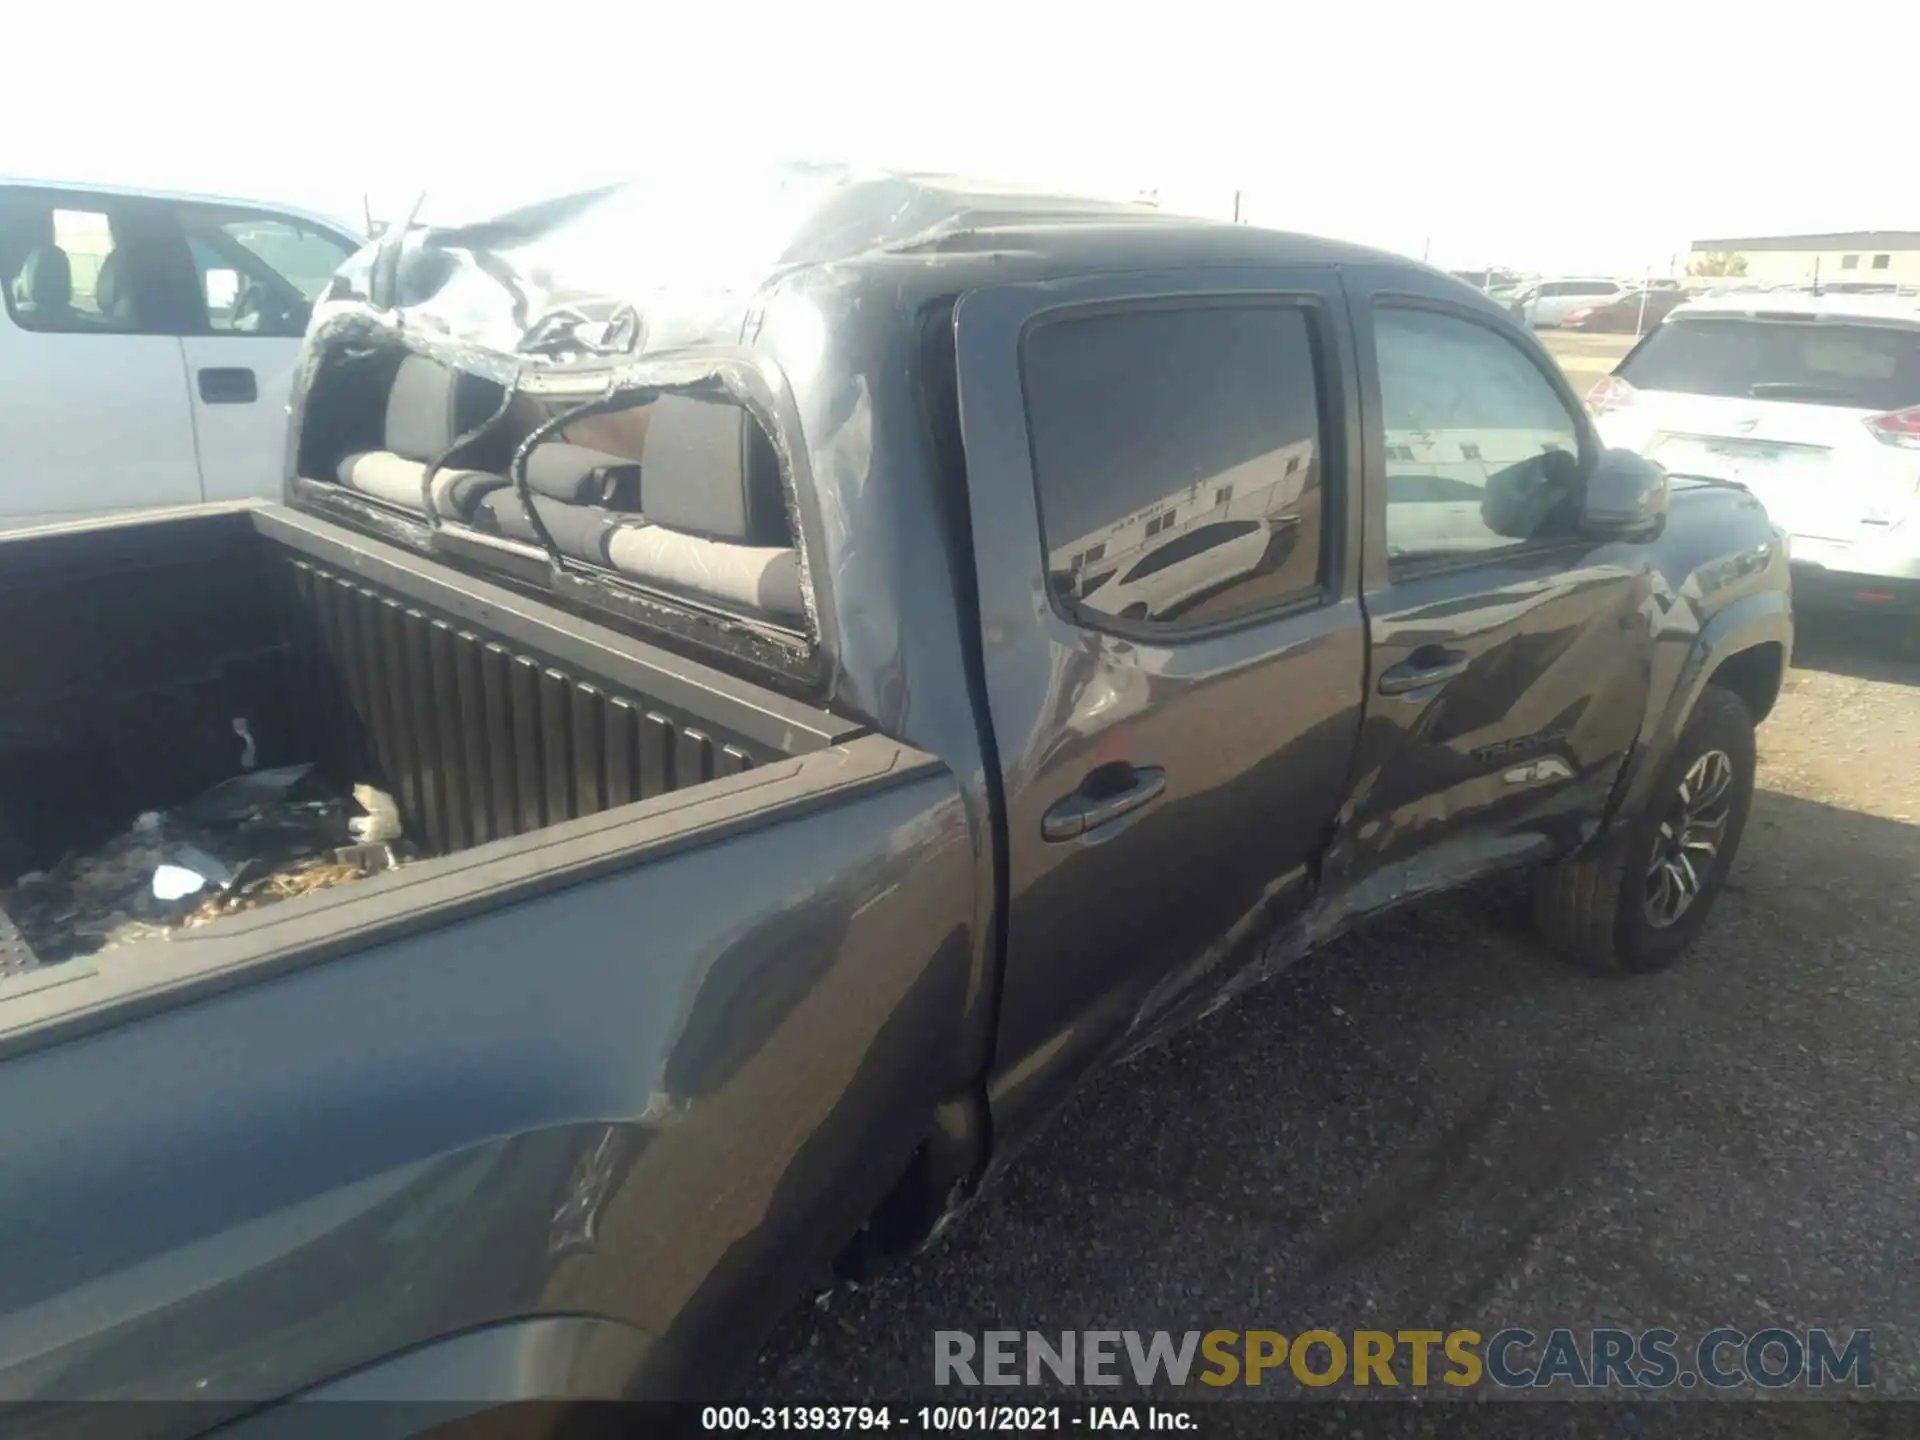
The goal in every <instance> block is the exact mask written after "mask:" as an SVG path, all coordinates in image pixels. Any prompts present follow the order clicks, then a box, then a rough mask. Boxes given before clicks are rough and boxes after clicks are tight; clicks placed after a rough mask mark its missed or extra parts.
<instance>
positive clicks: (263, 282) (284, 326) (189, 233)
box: [169, 202, 353, 500]
mask: <svg viewBox="0 0 1920 1440" xmlns="http://www.w3.org/2000/svg"><path fill="white" fill-rule="evenodd" d="M169 208H170V209H171V211H172V213H173V215H174V217H175V219H176V222H177V224H178V225H179V227H180V230H181V232H182V235H183V238H184V240H185V242H186V243H185V251H186V254H187V256H188V257H189V258H190V259H191V261H192V265H193V271H194V278H193V288H194V291H195V307H196V314H195V316H194V319H195V321H196V322H198V323H196V324H195V325H194V327H193V328H192V330H190V331H189V333H188V334H187V335H186V336H185V337H184V338H183V339H182V341H181V346H182V349H183V351H184V353H185V357H186V366H187V383H188V395H189V398H190V400H191V402H192V405H193V426H194V433H195V435H196V436H197V437H198V439H199V444H200V468H201V474H202V479H203V481H204V483H205V486H206V495H207V498H208V499H209V500H243V499H248V498H251V497H254V496H266V497H270V498H277V497H278V496H279V494H280V487H281V483H282V480H283V478H284V477H283V471H284V469H285V465H286V444H287V423H288V421H287V402H288V399H289V396H290V394H291V392H292V388H293V367H294V364H295V362H296V361H297V360H298V359H299V354H300V340H301V337H302V336H303V335H304V334H305V333H306V327H307V319H308V316H309V315H310V314H311V312H312V307H313V302H314V301H315V300H316V299H318V298H319V296H320V295H321V293H322V292H323V291H324V290H325V289H326V286H327V284H328V282H329V281H330V280H331V279H332V277H333V272H334V271H335V270H337V269H339V267H340V265H341V263H342V262H343V261H345V260H346V258H347V257H348V256H349V255H350V254H351V253H352V250H353V246H352V244H351V242H349V241H348V240H347V239H345V238H344V237H342V236H339V235H336V234H334V233H333V232H332V231H330V230H323V229H320V228H319V227H317V226H315V225H313V224H312V223H311V222H308V221H305V220H300V219H296V218H292V217H288V216H284V215H276V214H272V213H269V212H266V211H260V210H253V209H248V208H244V207H233V206H225V205H213V204H200V203H185V202H181V203H175V204H172V205H170V207H169Z"/></svg>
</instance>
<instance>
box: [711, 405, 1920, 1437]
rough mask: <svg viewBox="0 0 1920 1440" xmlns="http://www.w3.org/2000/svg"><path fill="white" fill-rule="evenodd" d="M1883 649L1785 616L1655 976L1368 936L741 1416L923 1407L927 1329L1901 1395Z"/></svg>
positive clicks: (1870, 635) (1086, 1100) (1912, 753)
mask: <svg viewBox="0 0 1920 1440" xmlns="http://www.w3.org/2000/svg"><path fill="white" fill-rule="evenodd" d="M1575 383H1576V386H1580V381H1579V379H1578V377H1576V380H1575ZM1589 383H1590V382H1589ZM1580 388H1584V387H1583V386H1582V387H1580ZM1891 639H1892V637H1890V636H1888V635H1886V634H1882V633H1877V632H1874V631H1869V630H1863V629H1862V628H1861V627H1859V626H1858V625H1855V624H1849V623H1838V624H1834V623H1819V622H1817V621H1814V620H1806V619H1803V623H1802V629H1801V638H1800V650H1799V654H1798V656H1797V657H1796V663H1795V666H1794V669H1793V672H1792V674H1791V675H1790V677H1789V679H1788V681H1787V684H1786V687H1785V692H1784V694H1783V695H1782V697H1781V699H1780V703H1779V706H1778V708H1777V710H1776V712H1775V713H1774V715H1773V717H1772V718H1771V719H1770V720H1769V721H1768V723H1767V724H1766V725H1765V726H1764V727H1763V728H1762V730H1761V732H1760V756H1761V762H1760V774H1759V793H1758V795H1757V796H1756V799H1755V802H1754V808H1753V812H1752V817H1751V821H1750V824H1749V827H1748V830H1747V833H1746V838H1745V842H1744V845H1743V847H1742V850H1741V853H1740V857H1739V861H1738V863H1737V866H1736V868H1735V871H1734V874H1733V878H1732V881H1731V884H1730V887H1729V889H1728V891H1727V893H1726V894H1725V895H1723V896H1722V898H1721V900H1720V902H1719V905H1718V907H1717V909H1716V911H1715V913H1714V915H1713V917H1712V921H1711V923H1710V924H1709V926H1708V927H1707V930H1706V932H1705V934H1704V935H1703V936H1702V938H1701V940H1700V942H1699V944H1698V945H1697V946H1696V948H1695V950H1694V951H1693V953H1692V954H1691V955H1690V956H1689V957H1688V958H1687V960H1686V961H1685V962H1684V963H1683V964H1682V966H1681V967H1680V968H1679V969H1677V970H1676V971H1674V972H1672V973H1669V974H1667V975H1664V976H1656V977H1650V978H1646V979H1630V980H1620V981H1602V980H1595V979H1592V978H1588V977H1586V976H1584V975H1581V974H1579V973H1577V972H1575V971H1573V970H1571V969H1570V968H1568V967H1566V966H1564V965H1563V964H1561V963H1559V962H1557V961H1556V960H1554V959H1553V958H1551V957H1550V956H1548V955H1547V954H1546V953H1545V952H1544V951H1543V950H1542V949H1541V947H1540V946H1539V944H1538V943H1537V942H1536V941H1535V939H1534V938H1533V936H1532V934H1531V932H1530V931H1529V929H1528V928H1527V924H1526V919H1525V914H1524V896H1523V895H1522V894H1521V893H1520V891H1519V888H1518V887H1517V886H1516V885H1513V884H1511V883H1509V884H1505V885H1501V886H1496V887H1493V888H1491V889H1486V890H1479V891H1474V892H1471V893H1466V894H1462V895H1457V896H1451V897H1447V898H1445V899H1442V900H1440V901H1437V902H1434V903H1430V904H1427V905H1424V906H1421V907H1419V908H1417V909H1414V910H1410V911H1408V912H1405V913H1403V914H1399V915H1396V916H1392V917H1389V918H1387V919H1385V920H1382V921H1380V922H1377V923H1375V924H1372V925H1370V926H1368V927H1366V928H1365V929H1363V930H1362V931H1360V932H1358V933H1356V934H1354V935H1351V936H1349V937H1347V938H1345V939H1344V940H1342V941H1340V942H1339V943H1337V944H1336V945H1334V946H1333V947H1331V948H1329V949H1328V950H1326V951H1325V952H1323V953H1321V954H1318V955H1316V956H1314V957H1311V958H1310V959H1309V960H1307V961H1306V962H1304V963H1303V964H1301V965H1300V966H1298V967H1296V968H1295V969H1293V970H1292V971H1290V972H1288V973H1286V974H1284V975H1282V976H1281V977H1279V978H1278V979H1277V980H1275V981H1273V982H1272V983H1270V984H1268V985H1266V986H1265V987H1263V988H1261V989H1259V990H1257V991H1255V992H1254V993H1252V994H1250V995H1248V996H1247V997H1246V998H1245V999H1244V1000H1242V1001H1241V1002H1240V1003H1239V1004H1237V1005H1235V1006H1233V1007H1231V1008H1230V1009H1228V1010H1226V1011H1223V1012H1222V1013H1220V1014H1218V1015H1215V1016H1213V1017H1211V1018H1210V1019H1209V1020H1207V1021H1205V1022H1203V1023H1201V1024H1200V1025H1198V1026H1195V1027H1193V1028H1191V1029H1190V1030H1188V1031H1186V1032H1184V1033H1183V1034H1181V1035H1179V1036H1177V1037H1175V1038H1174V1039H1173V1040H1172V1041H1171V1042H1169V1043H1168V1044H1167V1045H1166V1046H1164V1047H1163V1048H1161V1049H1159V1050H1157V1051H1155V1052H1152V1053H1150V1054H1148V1055H1147V1056H1145V1057H1143V1058H1141V1059H1139V1060H1137V1061H1136V1062H1134V1063H1133V1064H1131V1065H1129V1066H1127V1067H1124V1068H1123V1069H1120V1070H1117V1071H1114V1072H1112V1073H1109V1074H1107V1075H1105V1076H1103V1077H1101V1078H1100V1079H1098V1080H1097V1081H1095V1082H1094V1083H1093V1085H1092V1086H1091V1087H1090V1088H1089V1089H1088V1090H1087V1091H1086V1092H1085V1093H1084V1094H1083V1095H1082V1096H1081V1097H1080V1098H1079V1100H1078V1101H1077V1102H1076V1104H1075V1105H1074V1106H1073V1107H1072V1109H1071V1111H1070V1112H1069V1113H1068V1114H1067V1115H1065V1116H1064V1117H1063V1118H1062V1119H1061V1120H1060V1121H1058V1122H1057V1123H1056V1124H1055V1125H1054V1127H1053V1128H1052V1130H1051V1131H1050V1132H1049V1134H1048V1136H1047V1137H1046V1139H1045V1141H1044V1143H1042V1144H1041V1145H1038V1146H1036V1147H1034V1148H1033V1149H1031V1150H1030V1151H1029V1152H1028V1153H1027V1154H1026V1155H1025V1156H1023V1157H1022V1159H1021V1161H1020V1162H1019V1163H1018V1164H1017V1165H1016V1166H1015V1167H1014V1168H1013V1170H1012V1171H1011V1173H1010V1174H1009V1175H1008V1176H1007V1177H1006V1179H1005V1180H1004V1182H1003V1183H1002V1184H1001V1185H1000V1186H999V1187H998V1188H997V1189H996V1190H994V1191H992V1192H990V1193H989V1194H988V1195H986V1196H985V1197H983V1199H982V1200H981V1202H980V1203H979V1204H978V1205H977V1206H976V1207H975V1208H974V1210H973V1211H972V1212H971V1213H970V1214H969V1215H968V1216H967V1217H965V1219H964V1220H963V1222H962V1223H961V1224H959V1225H958V1226H957V1227H956V1228H955V1229H954V1230H953V1231H952V1232H950V1233H949V1234H948V1235H947V1236H945V1237H944V1238H943V1239H942V1240H941V1241H940V1242H939V1243H938V1244H937V1245H936V1247H935V1248H934V1249H933V1250H932V1251H931V1252H930V1253H928V1254H925V1255H923V1256H920V1257H917V1258H916V1259H913V1260H911V1261H909V1262H907V1263H905V1264H903V1265H901V1266H899V1267H898V1268H896V1269H895V1270H893V1271H891V1272H889V1273H888V1274H886V1275H884V1276H882V1277H881V1278H880V1279H879V1280H877V1281H875V1282H872V1283H870V1284H868V1285H866V1286H862V1287H860V1288H858V1289H853V1288H848V1287H845V1286H843V1287H841V1288H840V1289H838V1290H836V1291H834V1292H832V1293H830V1294H828V1295H825V1296H823V1297H820V1298H819V1299H818V1300H817V1301H816V1302H815V1303H813V1304H811V1305H805V1306H803V1307H802V1308H801V1309H800V1310H798V1311H797V1312H796V1313H795V1314H794V1315H793V1316H792V1317H791V1319H790V1320H789V1321H788V1322H787V1323H786V1324H785V1326H784V1327H783V1328H782V1329H781V1331H780V1332H779V1333H778V1334H777V1336H776V1337H775V1338H774V1340H773V1341H772V1343H771V1344H770V1345H769V1346H768V1347H767V1349H766V1350H765V1352H764V1353H763V1354H762V1356H761V1359H760V1362H759V1366H758V1369H757V1373H756V1374H755V1375H754V1376H753V1377H752V1379H751V1380H750V1382H749V1386H748V1389H749V1392H750V1395H751V1396H752V1397H753V1398H755V1399H759V1400H766V1401H778V1400H781V1399H792V1398H798V1397H803V1396H805V1397H815V1398H824V1399H831V1400H833V1401H835V1402H839V1403H845V1402H850V1401H856V1400H858V1399H865V1398H885V1399H900V1398H905V1397H908V1396H912V1395H924V1394H925V1393H927V1391H928V1390H929V1389H930V1381H931V1368H932V1354H933V1340H932V1336H933V1332H934V1331H935V1330H936V1329H963V1330H971V1331H975V1332H978V1331H980V1330H985V1329H989V1328H1012V1329H1022V1330H1025V1329H1036V1330H1043V1331H1056V1332H1057V1331H1060V1330H1066V1329H1089V1328H1107V1329H1140V1330H1151V1329H1167V1330H1173V1331H1185V1330H1190V1329H1200V1330H1206V1329H1211V1328H1216V1327H1218V1328H1226V1329H1236V1330H1245V1329H1249V1328H1269V1329H1275V1330H1279V1331H1281V1332H1283V1333H1298V1332H1299V1331H1300V1330H1301V1329H1305V1328H1310V1327H1315V1326H1318V1327H1325V1328H1330V1329H1333V1330H1335V1331H1341V1330H1347V1329H1352V1328H1379V1329H1389V1330H1391V1329H1395V1328H1431V1329H1438V1330H1446V1329H1449V1328H1452V1327H1454V1326H1458V1325H1466V1326H1470V1327H1471V1328H1474V1329H1478V1330H1480V1331H1482V1333H1491V1332H1492V1331H1494V1330H1497V1329H1499V1328H1501V1327H1503V1326H1506V1325H1526V1326H1529V1327H1530V1328H1533V1329H1535V1330H1536V1331H1540V1332H1545V1331H1546V1330H1549V1329H1551V1328H1553V1327H1554V1326H1559V1325H1568V1326H1582V1325H1600V1324H1609V1325H1620V1326H1624V1327H1626V1328H1628V1329H1632V1330H1640V1329H1644V1328H1647V1327H1652V1326H1661V1325H1665V1326H1671V1327H1673V1328H1674V1329H1676V1330H1678V1331H1680V1332H1681V1333H1682V1335H1683V1336H1684V1335H1693V1336H1696V1337H1697V1336H1698V1335H1700V1334H1702V1333H1704V1332H1705V1331H1707V1330H1710V1329H1712V1328H1714V1327H1715V1326H1718V1325H1723V1324H1724V1325H1732V1326H1736V1327H1739V1328H1740V1329H1742V1330H1745V1331H1749V1332H1751V1331H1754V1330H1757V1329H1760V1328H1763V1327H1765V1326H1768V1325H1779V1326H1784V1327H1788V1328H1800V1327H1808V1326H1828V1327H1832V1328H1836V1329H1839V1330H1841V1331H1843V1332H1844V1331H1846V1330H1850V1329H1855V1328H1870V1329H1871V1330H1872V1331H1873V1359H1874V1366H1875V1382H1876V1385H1875V1388H1876V1391H1877V1393H1878V1394H1879V1395H1881V1396H1890V1395H1901V1396H1906V1397H1909V1398H1911V1397H1913V1396H1914V1395H1915V1394H1916V1393H1920V1205H1916V1189H1917V1181H1916V1177H1920V966H1917V965H1916V950H1917V949H1920V947H1917V946H1916V944H1915V940H1914V935H1915V929H1916V924H1920V900H1917V899H1916V897H1917V896H1920V884H1917V883H1916V882H1920V663H1916V662H1915V661H1913V660H1903V659H1898V658H1895V656H1896V654H1897V653H1898V651H1897V648H1896V647H1895V646H1893V645H1892V644H1891ZM972 1398H976V1399H977V1398H980V1397H978V1396H974V1397H972ZM996 1398H1001V1399H1005V1398H1008V1397H1006V1396H1005V1395H1001V1396H998V1397H996ZM1101 1398H1103V1399H1104V1398H1109V1397H1106V1396H1103V1397H1101ZM1336 1428H1337V1427H1336Z"/></svg>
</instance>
